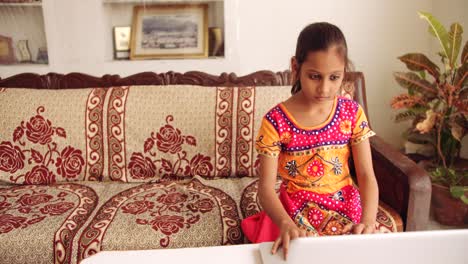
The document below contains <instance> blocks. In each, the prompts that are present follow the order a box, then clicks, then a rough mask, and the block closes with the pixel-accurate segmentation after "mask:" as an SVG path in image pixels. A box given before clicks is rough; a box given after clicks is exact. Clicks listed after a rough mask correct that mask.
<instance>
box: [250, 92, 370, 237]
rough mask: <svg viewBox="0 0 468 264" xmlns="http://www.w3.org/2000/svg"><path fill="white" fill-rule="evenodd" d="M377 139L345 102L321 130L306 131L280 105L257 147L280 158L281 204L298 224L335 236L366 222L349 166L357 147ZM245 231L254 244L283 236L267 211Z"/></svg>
mask: <svg viewBox="0 0 468 264" xmlns="http://www.w3.org/2000/svg"><path fill="white" fill-rule="evenodd" d="M373 135H375V133H374V132H373V131H372V130H370V128H369V126H368V123H367V118H366V115H365V113H364V111H363V109H362V107H361V106H360V105H359V104H358V103H356V102H355V101H352V100H349V99H346V98H344V97H336V98H335V100H334V103H333V108H332V111H331V113H330V115H329V117H328V119H327V120H326V121H325V122H324V123H322V124H320V125H318V126H315V127H302V126H301V125H300V124H298V123H297V122H296V121H295V120H294V118H293V117H292V115H291V114H290V113H289V112H288V110H287V109H286V108H285V107H284V105H283V104H281V103H280V104H279V105H277V106H276V107H274V108H273V109H271V110H270V111H269V112H268V113H267V114H266V115H265V116H264V118H263V120H262V124H261V128H260V131H259V133H258V136H257V140H256V145H255V148H256V150H257V152H258V153H259V154H261V155H266V156H270V157H278V175H279V176H280V177H281V178H282V180H283V183H282V186H281V188H280V200H281V202H282V203H283V206H284V207H285V209H286V211H287V212H288V214H289V215H290V216H291V218H292V219H293V220H294V221H295V222H296V224H297V225H298V226H299V227H301V228H303V229H305V230H308V231H310V232H313V233H315V234H316V235H334V234H341V230H342V229H343V227H344V226H345V225H346V224H348V223H350V222H354V223H358V222H359V221H360V218H361V204H360V196H359V191H358V190H357V189H356V187H354V185H353V180H352V178H351V175H350V170H349V166H348V161H349V159H350V154H351V146H352V145H354V144H357V143H359V142H361V141H363V140H365V139H367V138H369V137H371V136H373ZM242 228H243V231H244V233H245V235H246V236H247V238H248V239H249V240H250V241H251V242H254V243H258V242H264V241H273V240H275V239H276V238H277V236H278V234H279V229H278V228H277V227H276V226H275V225H274V224H273V222H272V221H271V219H269V217H268V216H267V215H266V213H264V212H261V213H259V214H257V215H254V216H251V217H250V218H247V219H245V220H244V221H243V222H242Z"/></svg>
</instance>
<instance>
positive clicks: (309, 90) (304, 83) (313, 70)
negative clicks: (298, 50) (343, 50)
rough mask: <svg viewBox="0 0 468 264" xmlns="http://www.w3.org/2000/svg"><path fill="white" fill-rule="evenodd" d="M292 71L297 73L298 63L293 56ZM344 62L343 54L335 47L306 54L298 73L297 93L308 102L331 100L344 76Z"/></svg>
mask: <svg viewBox="0 0 468 264" xmlns="http://www.w3.org/2000/svg"><path fill="white" fill-rule="evenodd" d="M292 63H293V65H292V66H293V67H292V68H293V73H294V74H295V73H297V69H298V64H297V61H296V60H295V59H294V58H293V60H292ZM344 69H345V62H344V58H343V55H341V54H339V52H337V51H336V48H335V47H332V48H329V49H328V50H326V51H314V52H309V54H307V58H306V60H305V61H304V63H303V64H302V65H301V68H300V72H299V73H298V75H296V76H299V80H300V82H301V87H302V89H301V91H299V94H300V95H301V96H303V97H304V99H306V100H307V101H308V102H314V103H325V102H329V101H333V100H334V98H335V95H336V94H337V92H338V90H339V89H340V87H341V83H342V82H343V77H344Z"/></svg>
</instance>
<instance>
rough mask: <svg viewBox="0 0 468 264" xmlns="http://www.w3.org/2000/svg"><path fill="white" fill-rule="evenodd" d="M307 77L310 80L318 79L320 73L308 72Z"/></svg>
mask: <svg viewBox="0 0 468 264" xmlns="http://www.w3.org/2000/svg"><path fill="white" fill-rule="evenodd" d="M309 78H310V79H312V80H318V79H320V75H318V74H309Z"/></svg>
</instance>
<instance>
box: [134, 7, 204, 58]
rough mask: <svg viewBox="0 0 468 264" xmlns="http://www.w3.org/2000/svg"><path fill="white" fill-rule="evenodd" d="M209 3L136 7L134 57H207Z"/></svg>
mask: <svg viewBox="0 0 468 264" xmlns="http://www.w3.org/2000/svg"><path fill="white" fill-rule="evenodd" d="M207 9H208V5H207V4H194V5H189V4H171V5H152V6H135V7H134V11H133V24H132V37H131V48H130V58H131V59H158V58H201V57H207V56H208V26H207V25H208V18H207Z"/></svg>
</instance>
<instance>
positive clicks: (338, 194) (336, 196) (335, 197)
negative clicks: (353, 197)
mask: <svg viewBox="0 0 468 264" xmlns="http://www.w3.org/2000/svg"><path fill="white" fill-rule="evenodd" d="M328 198H330V199H333V200H335V201H340V202H344V201H345V199H344V196H343V190H339V191H337V192H336V193H334V194H332V195H330V196H328Z"/></svg>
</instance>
